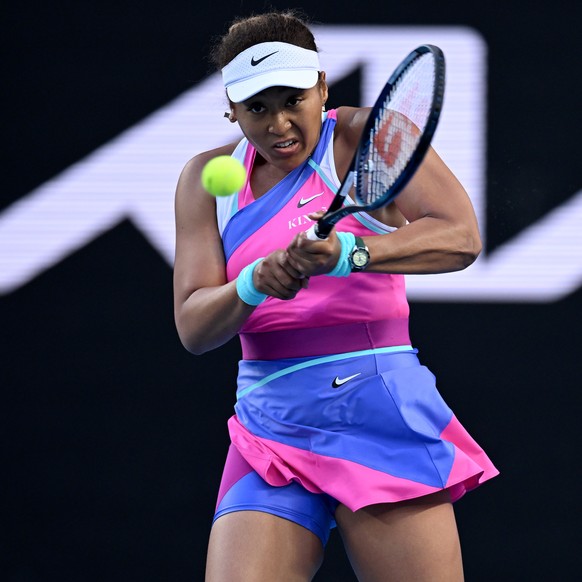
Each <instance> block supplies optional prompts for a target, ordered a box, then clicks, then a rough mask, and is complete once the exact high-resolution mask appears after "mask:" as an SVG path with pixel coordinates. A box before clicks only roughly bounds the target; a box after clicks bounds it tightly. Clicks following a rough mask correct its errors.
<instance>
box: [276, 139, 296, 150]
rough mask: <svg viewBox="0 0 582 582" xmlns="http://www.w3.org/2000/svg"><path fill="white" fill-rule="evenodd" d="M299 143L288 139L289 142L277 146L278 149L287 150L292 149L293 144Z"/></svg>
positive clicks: (282, 142)
mask: <svg viewBox="0 0 582 582" xmlns="http://www.w3.org/2000/svg"><path fill="white" fill-rule="evenodd" d="M295 143H297V142H296V141H295V140H294V139H288V140H287V141H281V142H279V143H276V144H275V146H274V147H275V148H277V149H285V148H289V147H291V146H292V145H293V144H295Z"/></svg>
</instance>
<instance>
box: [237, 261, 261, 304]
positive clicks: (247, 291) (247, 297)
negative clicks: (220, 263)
mask: <svg viewBox="0 0 582 582" xmlns="http://www.w3.org/2000/svg"><path fill="white" fill-rule="evenodd" d="M262 260H263V257H261V258H260V259H257V260H256V261H253V262H252V263H251V264H250V265H247V266H246V267H245V268H244V269H243V270H242V271H241V272H240V273H239V275H238V277H237V279H236V292H237V293H238V296H239V297H240V298H241V299H242V300H243V301H244V302H245V303H246V304H247V305H259V304H261V303H262V302H263V301H264V300H265V299H266V298H267V294H266V293H261V292H260V291H257V289H256V287H255V284H254V283H253V272H254V270H255V267H256V266H257V265H258V264H259V263H260V262H261V261H262Z"/></svg>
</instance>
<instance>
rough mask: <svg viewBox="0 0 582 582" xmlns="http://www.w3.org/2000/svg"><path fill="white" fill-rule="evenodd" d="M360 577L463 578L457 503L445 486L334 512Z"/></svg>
mask: <svg viewBox="0 0 582 582" xmlns="http://www.w3.org/2000/svg"><path fill="white" fill-rule="evenodd" d="M335 518H336V522H337V524H338V528H339V531H340V534H341V537H342V539H343V541H344V544H345V547H346V552H347V554H348V557H349V559H350V562H351V564H352V567H353V568H354V571H355V572H356V575H357V576H358V580H360V582H379V581H382V582H388V581H390V582H392V581H406V582H409V581H410V580H415V581H417V582H421V581H430V582H440V581H442V582H459V581H462V580H463V565H462V559H461V547H460V543H459V535H458V531H457V525H456V521H455V515H454V511H453V507H452V504H451V503H450V500H449V496H448V493H447V492H446V491H442V492H439V493H435V494H433V495H427V496H425V497H420V498H418V499H412V500H409V501H403V502H399V503H386V504H379V505H372V506H369V507H364V508H362V509H360V510H358V511H356V512H352V511H350V510H349V509H348V508H346V507H345V506H343V505H340V506H339V507H338V509H337V511H336V514H335Z"/></svg>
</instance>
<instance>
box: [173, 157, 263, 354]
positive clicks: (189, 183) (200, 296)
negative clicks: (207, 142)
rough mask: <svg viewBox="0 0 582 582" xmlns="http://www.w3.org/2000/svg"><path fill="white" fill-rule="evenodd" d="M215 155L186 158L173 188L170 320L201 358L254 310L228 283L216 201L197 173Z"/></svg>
mask: <svg viewBox="0 0 582 582" xmlns="http://www.w3.org/2000/svg"><path fill="white" fill-rule="evenodd" d="M231 151H232V148H230V151H225V152H222V151H214V152H207V153H204V154H199V155H198V156H196V157H195V158H193V159H192V160H190V161H189V162H188V163H187V164H186V166H185V168H184V170H183V171H182V173H181V175H180V179H179V180H178V185H177V188H176V198H175V215H176V254H175V260H174V318H175V321H176V328H177V330H178V335H179V336H180V340H181V342H182V344H183V345H184V347H185V348H186V349H187V350H188V351H190V352H193V353H195V354H203V353H204V352H207V351H209V350H212V349H214V348H216V347H218V346H221V345H223V344H225V343H226V342H227V341H228V340H230V339H231V338H232V337H233V336H234V335H235V334H236V332H237V331H238V330H239V329H240V327H241V326H242V325H243V324H244V322H245V321H246V319H247V318H248V316H249V315H250V314H251V313H252V311H253V309H254V308H253V307H251V306H250V305H247V304H246V303H244V302H243V301H241V300H240V299H239V297H238V295H237V292H236V284H235V281H232V282H230V283H227V281H226V267H225V262H224V254H223V250H222V241H221V238H220V234H219V232H218V226H217V222H216V203H215V200H214V198H213V197H212V196H210V195H209V194H208V193H207V192H206V191H205V190H204V189H203V188H202V184H201V182H200V174H201V171H202V168H203V167H204V164H205V163H206V162H207V161H208V160H210V159H211V158H212V157H213V156H214V155H219V154H220V153H230V152H231Z"/></svg>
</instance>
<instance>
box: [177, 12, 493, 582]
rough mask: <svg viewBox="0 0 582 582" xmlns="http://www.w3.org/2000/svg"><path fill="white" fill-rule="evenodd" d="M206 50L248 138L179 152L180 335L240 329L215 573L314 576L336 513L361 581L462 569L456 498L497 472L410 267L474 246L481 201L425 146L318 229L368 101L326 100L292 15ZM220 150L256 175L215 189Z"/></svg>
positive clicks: (245, 24)
mask: <svg viewBox="0 0 582 582" xmlns="http://www.w3.org/2000/svg"><path fill="white" fill-rule="evenodd" d="M212 58H213V60H214V62H215V64H216V66H217V68H218V69H219V70H220V71H221V72H222V77H223V80H224V86H225V90H226V95H227V98H228V111H227V114H226V115H227V117H228V118H229V120H230V121H231V122H233V123H238V125H239V127H240V129H241V130H242V133H243V134H244V137H243V138H242V139H241V140H240V141H239V142H237V143H235V144H230V145H225V146H224V147H220V148H218V149H214V150H211V151H207V152H204V153H201V154H199V155H197V156H195V157H194V158H193V159H192V160H191V161H190V162H188V164H187V165H186V167H185V168H184V170H183V172H182V174H181V176H180V179H179V182H178V186H177V192H176V231H177V240H176V258H175V275H174V291H175V319H176V325H177V329H178V333H179V336H180V338H181V341H182V343H183V344H184V346H185V347H186V348H187V349H188V350H189V351H191V352H193V353H194V354H202V353H204V352H207V351H208V350H212V349H213V348H216V347H218V346H221V345H223V344H224V343H226V342H227V341H229V340H230V339H231V338H232V337H234V336H235V335H237V334H238V336H239V338H240V341H241V346H242V354H243V358H242V360H241V361H240V363H239V374H238V381H237V401H236V405H235V410H234V414H233V416H232V417H231V418H230V420H229V421H228V430H229V434H230V439H231V443H232V444H231V446H230V448H229V451H228V454H227V456H226V465H225V468H224V474H223V478H222V482H221V485H220V490H219V493H218V500H217V506H216V513H215V518H214V522H213V525H212V530H211V534H210V542H209V549H208V559H207V568H206V580H207V581H209V582H218V581H220V582H222V581H224V582H234V581H238V580H240V581H261V582H265V581H269V582H271V581H287V580H289V581H291V580H293V581H298V580H311V579H312V578H313V576H314V575H315V573H316V572H317V570H318V568H319V567H320V565H321V563H322V559H323V554H324V548H325V545H326V542H327V540H328V537H329V533H330V530H331V528H333V527H336V526H337V528H338V530H339V532H340V534H341V537H342V540H343V542H344V544H345V548H346V551H347V554H348V557H349V559H350V562H351V564H352V566H353V568H354V571H355V573H356V575H357V577H358V579H360V580H366V581H380V580H382V581H384V580H406V581H411V580H415V581H429V580H430V582H437V581H446V582H454V581H458V580H462V579H463V566H462V557H461V549H460V543H459V536H458V532H457V527H456V523H455V516H454V511H453V505H452V504H453V502H454V501H456V500H457V499H459V498H460V497H461V496H463V495H464V494H465V493H466V492H468V491H470V490H472V489H474V488H476V487H477V486H478V485H480V484H481V483H483V482H484V481H486V480H488V479H490V478H491V477H493V476H495V475H496V474H497V470H496V468H495V467H494V465H493V464H492V463H491V461H490V460H489V458H488V457H487V455H486V454H485V453H484V452H483V450H482V449H481V448H480V447H479V445H478V444H477V443H476V442H475V441H474V440H473V439H472V438H471V436H470V435H469V434H468V433H467V431H466V430H465V429H464V428H463V426H462V425H461V423H460V422H459V421H458V420H457V418H456V416H455V415H454V414H453V412H452V411H451V409H450V408H449V407H448V406H447V404H446V403H445V402H444V400H443V399H442V397H441V396H440V394H439V392H438V391H437V388H436V385H435V378H434V376H433V374H432V373H431V372H430V371H429V370H428V369H427V368H426V367H425V366H423V365H422V364H421V363H420V361H419V358H418V355H417V350H416V348H415V347H414V346H413V344H412V343H411V339H410V337H409V326H408V317H409V305H408V302H407V299H406V295H405V287H404V275H405V274H407V273H442V272H447V271H456V270H460V269H464V268H466V267H467V266H469V265H470V264H471V263H472V262H473V261H474V260H475V258H476V257H477V256H478V254H479V252H480V250H481V242H480V237H479V232H478V226H477V221H476V218H475V214H474V211H473V208H472V206H471V203H470V201H469V198H468V196H467V194H466V192H465V191H464V189H463V187H462V186H461V184H460V183H459V182H458V181H457V179H456V178H455V177H454V176H453V174H452V173H451V172H450V171H449V169H448V168H447V167H446V166H445V164H444V163H443V162H442V161H441V159H440V158H439V157H438V155H437V154H436V153H435V152H434V151H433V150H432V149H431V150H429V152H428V154H427V155H426V158H425V160H424V161H423V163H422V165H421V167H420V169H419V170H418V172H417V173H416V174H415V176H414V177H413V178H412V180H411V181H410V183H409V184H408V185H407V186H406V188H405V189H404V191H403V192H402V193H401V194H400V196H399V197H398V198H397V200H396V202H395V203H393V204H391V205H389V206H388V207H386V208H382V209H380V210H377V211H374V213H373V216H372V215H359V214H358V215H352V216H350V217H348V218H345V219H344V220H342V221H341V222H340V223H338V225H337V227H336V229H335V230H333V231H332V233H331V235H330V236H329V238H328V239H326V240H323V241H312V240H309V239H308V238H307V237H306V236H305V234H304V231H305V230H307V229H308V228H309V227H310V226H311V225H312V224H313V221H314V220H316V219H317V218H318V217H319V216H321V214H322V212H323V210H325V209H326V208H327V207H328V205H329V204H330V202H331V200H332V199H333V196H334V192H335V191H336V190H337V189H338V187H339V185H340V183H341V179H342V178H343V176H344V175H345V174H346V172H347V169H348V167H349V164H350V162H351V159H352V156H353V153H354V149H355V147H356V145H357V143H358V140H359V138H360V133H361V129H362V126H363V123H364V120H365V119H366V116H367V110H366V109H359V108H352V107H340V108H338V109H336V110H330V111H325V109H326V107H325V105H326V100H327V97H328V87H327V84H326V76H325V72H324V71H322V70H321V67H320V64H319V57H318V52H317V47H316V43H315V40H314V37H313V34H312V33H311V31H310V29H309V27H308V24H307V23H306V20H305V19H304V17H303V16H301V15H298V14H297V13H294V12H272V13H264V14H260V15H255V16H251V17H248V18H240V19H237V20H235V21H234V22H233V24H232V25H231V26H230V27H229V28H228V32H227V33H226V34H225V35H224V36H223V37H222V38H221V39H220V40H219V41H218V42H217V44H216V46H215V48H214V50H213V53H212ZM222 154H228V155H232V156H234V157H235V158H237V159H239V160H240V161H241V162H242V163H243V164H244V165H245V167H246V169H247V173H248V177H247V182H246V183H245V185H244V187H243V188H242V189H241V190H240V191H239V192H237V193H235V194H233V195H232V196H227V197H222V198H213V197H211V196H210V195H209V194H208V193H207V192H205V191H204V190H203V188H202V186H201V181H200V175H201V170H202V168H203V166H204V164H205V163H206V162H208V161H209V160H210V159H211V158H213V157H214V156H217V155H222Z"/></svg>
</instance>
